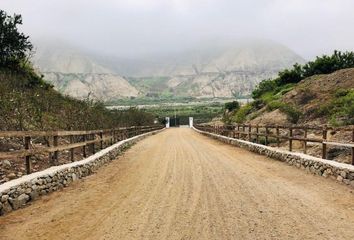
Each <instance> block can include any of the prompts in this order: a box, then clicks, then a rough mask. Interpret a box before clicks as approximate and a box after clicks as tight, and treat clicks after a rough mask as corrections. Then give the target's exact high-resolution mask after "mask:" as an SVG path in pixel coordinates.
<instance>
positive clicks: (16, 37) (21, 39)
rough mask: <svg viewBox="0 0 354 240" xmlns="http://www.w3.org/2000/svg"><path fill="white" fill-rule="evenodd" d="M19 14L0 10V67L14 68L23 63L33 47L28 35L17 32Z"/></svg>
mask: <svg viewBox="0 0 354 240" xmlns="http://www.w3.org/2000/svg"><path fill="white" fill-rule="evenodd" d="M21 24H22V17H21V15H17V14H14V15H13V16H9V15H7V13H6V12H5V11H3V10H0V68H10V69H12V70H13V69H16V68H18V67H20V65H21V64H25V63H26V62H27V60H28V56H29V54H30V52H31V51H32V49H33V45H32V43H31V42H30V41H29V37H28V36H26V35H25V34H23V33H21V32H19V30H18V28H17V26H18V25H21Z"/></svg>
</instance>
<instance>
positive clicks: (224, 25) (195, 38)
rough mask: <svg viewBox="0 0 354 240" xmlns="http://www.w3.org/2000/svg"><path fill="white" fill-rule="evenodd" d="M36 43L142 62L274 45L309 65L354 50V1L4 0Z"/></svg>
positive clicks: (2, 6)
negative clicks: (207, 47)
mask: <svg viewBox="0 0 354 240" xmlns="http://www.w3.org/2000/svg"><path fill="white" fill-rule="evenodd" d="M1 9H3V10H5V11H7V12H8V13H10V14H12V13H20V14H22V15H23V20H24V25H23V28H22V29H23V30H24V31H25V32H26V33H27V34H28V35H30V36H31V38H32V39H42V38H50V39H55V40H63V41H65V42H68V43H70V44H73V45H78V46H80V47H83V48H86V49H90V50H91V51H92V52H96V53H99V54H101V53H104V55H111V56H118V57H124V58H129V57H140V56H143V55H150V54H156V53H159V54H166V53H169V52H171V51H175V52H178V51H183V50H184V49H186V48H188V47H190V46H191V45H192V46H193V45H199V44H203V43H204V42H205V40H212V41H218V40H220V39H221V40H225V39H230V38H231V39H234V38H252V39H253V38H261V39H271V40H274V41H276V42H280V43H282V44H284V45H286V46H288V47H289V48H290V49H292V50H293V51H295V52H297V53H298V54H300V55H301V56H302V57H304V58H313V57H315V56H316V55H321V54H325V53H330V52H332V51H333V50H334V49H338V50H352V49H354V31H351V30H350V29H352V26H353V24H354V15H353V14H352V9H354V1H352V0H340V1H338V0H311V1H308V0H286V1H284V0H247V1H246V0H129V1H127V0H105V1H100V0H90V1H87V0H75V1H72V0H50V1H48V0H35V1H28V0H1Z"/></svg>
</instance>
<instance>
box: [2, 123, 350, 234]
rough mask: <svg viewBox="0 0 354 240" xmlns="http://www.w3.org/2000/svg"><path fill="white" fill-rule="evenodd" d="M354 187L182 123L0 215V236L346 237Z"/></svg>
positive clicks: (348, 232) (348, 230)
mask: <svg viewBox="0 0 354 240" xmlns="http://www.w3.org/2000/svg"><path fill="white" fill-rule="evenodd" d="M353 197H354V193H353V191H352V190H351V189H350V188H348V187H346V186H343V185H340V184H337V183H336V182H334V181H331V180H329V179H324V178H322V177H318V176H313V175H310V174H307V173H306V172H304V171H301V170H298V169H296V168H293V167H291V166H287V165H285V164H284V163H282V162H278V161H274V160H271V159H268V158H266V157H264V156H259V155H256V154H253V153H250V152H248V151H246V150H243V149H239V148H235V147H232V146H229V145H226V144H223V143H220V142H217V141H215V140H212V139H209V138H207V137H205V136H202V135H199V134H198V133H196V132H193V131H192V130H190V129H187V128H180V129H169V130H166V131H163V132H162V133H159V134H157V135H154V136H152V137H149V138H147V139H144V140H143V141H141V142H139V143H138V144H136V145H135V146H133V147H132V148H131V149H129V150H128V151H127V152H126V153H125V154H124V155H123V156H121V157H119V158H118V159H117V160H116V161H113V162H112V163H110V164H109V165H107V166H105V167H103V168H102V169H100V170H99V171H98V172H97V174H94V175H92V176H90V177H87V178H86V179H84V180H79V181H78V182H76V183H75V184H74V185H72V186H70V187H68V188H66V189H64V190H62V191H60V192H56V193H53V194H50V195H48V196H45V197H42V198H41V199H40V200H38V201H36V202H34V203H33V204H32V205H30V206H29V207H26V208H24V209H20V210H18V211H15V212H12V213H10V214H8V215H6V216H4V217H1V218H0V239H4V240H5V239H6V240H11V239H21V240H22V239H353V238H354V230H353V226H354V201H353Z"/></svg>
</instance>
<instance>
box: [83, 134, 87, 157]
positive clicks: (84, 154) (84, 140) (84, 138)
mask: <svg viewBox="0 0 354 240" xmlns="http://www.w3.org/2000/svg"><path fill="white" fill-rule="evenodd" d="M82 138H83V142H86V135H85V134H84V135H82ZM82 155H83V157H84V158H86V156H87V155H86V145H84V146H82Z"/></svg>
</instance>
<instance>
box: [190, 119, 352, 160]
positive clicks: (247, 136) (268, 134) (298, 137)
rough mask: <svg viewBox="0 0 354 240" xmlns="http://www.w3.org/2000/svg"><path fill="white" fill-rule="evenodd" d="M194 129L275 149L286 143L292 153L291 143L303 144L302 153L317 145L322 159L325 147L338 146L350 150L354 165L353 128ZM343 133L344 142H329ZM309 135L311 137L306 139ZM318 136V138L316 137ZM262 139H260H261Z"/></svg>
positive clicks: (275, 126)
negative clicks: (330, 137) (330, 134)
mask: <svg viewBox="0 0 354 240" xmlns="http://www.w3.org/2000/svg"><path fill="white" fill-rule="evenodd" d="M195 128H197V129H199V130H202V131H206V132H210V133H215V134H219V135H224V136H228V137H232V138H236V139H242V140H246V141H250V142H256V143H261V144H264V145H269V143H270V141H272V142H274V143H275V144H276V146H277V147H280V144H281V141H282V140H283V141H284V140H285V141H287V142H288V146H289V151H293V142H294V141H300V142H302V143H303V145H302V147H303V152H304V153H305V154H306V153H307V148H308V143H317V144H321V145H322V158H323V159H327V153H328V152H327V146H329V145H333V146H340V147H345V148H351V156H352V160H351V163H352V165H354V127H351V128H350V127H347V128H333V127H328V126H324V127H316V126H296V125H295V126H278V125H250V124H238V125H226V126H211V125H195ZM336 132H345V133H346V135H347V136H349V138H348V139H346V141H344V140H337V139H336V140H335V141H334V140H329V138H328V136H329V133H336ZM309 133H311V135H312V136H313V137H308V136H309ZM318 136H320V137H318ZM261 137H262V139H261Z"/></svg>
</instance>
